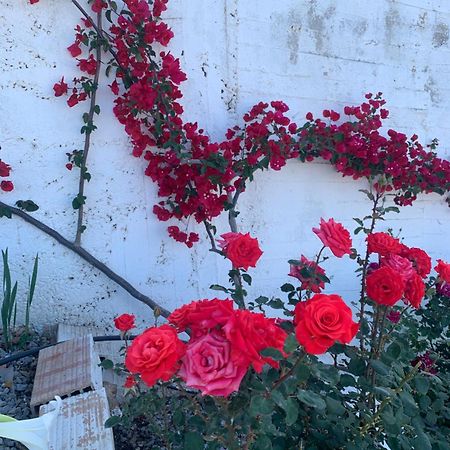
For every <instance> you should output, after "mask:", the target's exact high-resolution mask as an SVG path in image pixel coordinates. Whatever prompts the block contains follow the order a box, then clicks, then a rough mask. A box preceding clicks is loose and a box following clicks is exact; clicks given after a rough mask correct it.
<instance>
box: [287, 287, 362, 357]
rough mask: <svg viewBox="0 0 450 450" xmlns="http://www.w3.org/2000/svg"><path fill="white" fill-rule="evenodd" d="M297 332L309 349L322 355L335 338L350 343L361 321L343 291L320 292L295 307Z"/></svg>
mask: <svg viewBox="0 0 450 450" xmlns="http://www.w3.org/2000/svg"><path fill="white" fill-rule="evenodd" d="M294 323H295V335H296V337H297V340H298V342H299V343H300V344H301V345H302V346H303V347H304V349H305V351H306V352H307V353H310V354H313V355H320V354H322V353H325V352H326V351H327V350H328V349H329V348H330V347H331V346H332V345H333V344H334V343H335V342H340V343H342V344H348V343H349V342H350V341H351V340H352V339H353V338H354V337H355V335H356V333H357V332H358V329H359V324H357V323H355V322H353V319H352V310H351V309H350V308H349V307H348V306H347V305H346V304H345V302H344V300H342V298H341V297H340V296H339V295H334V294H331V295H325V294H316V295H314V296H313V297H312V298H311V299H310V300H307V301H306V302H300V303H297V305H296V307H295V318H294Z"/></svg>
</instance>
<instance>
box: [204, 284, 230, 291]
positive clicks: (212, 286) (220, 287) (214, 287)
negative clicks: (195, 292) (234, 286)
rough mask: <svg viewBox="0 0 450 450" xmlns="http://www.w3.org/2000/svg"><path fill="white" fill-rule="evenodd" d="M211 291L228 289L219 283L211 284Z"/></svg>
mask: <svg viewBox="0 0 450 450" xmlns="http://www.w3.org/2000/svg"><path fill="white" fill-rule="evenodd" d="M209 288H210V289H212V290H213V291H223V292H228V289H227V288H226V287H223V286H221V285H220V284H212V285H211V286H210V287H209Z"/></svg>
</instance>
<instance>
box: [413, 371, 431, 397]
mask: <svg viewBox="0 0 450 450" xmlns="http://www.w3.org/2000/svg"><path fill="white" fill-rule="evenodd" d="M414 385H415V387H416V390H417V392H419V393H420V394H422V395H425V394H426V393H427V392H428V389H429V388H430V382H429V380H428V378H426V377H422V376H418V377H416V378H415V379H414Z"/></svg>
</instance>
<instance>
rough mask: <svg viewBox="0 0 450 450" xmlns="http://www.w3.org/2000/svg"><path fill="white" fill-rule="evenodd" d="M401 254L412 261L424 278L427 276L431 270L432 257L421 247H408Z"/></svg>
mask: <svg viewBox="0 0 450 450" xmlns="http://www.w3.org/2000/svg"><path fill="white" fill-rule="evenodd" d="M401 256H403V257H405V258H408V259H409V260H410V261H411V262H412V264H413V266H414V268H415V269H416V272H417V273H418V274H419V275H420V276H421V277H422V278H425V277H426V276H427V275H428V274H429V273H430V272H431V258H430V257H429V256H428V254H427V253H426V252H425V251H423V250H422V249H421V248H416V247H412V248H408V247H406V248H405V249H404V250H402V252H401Z"/></svg>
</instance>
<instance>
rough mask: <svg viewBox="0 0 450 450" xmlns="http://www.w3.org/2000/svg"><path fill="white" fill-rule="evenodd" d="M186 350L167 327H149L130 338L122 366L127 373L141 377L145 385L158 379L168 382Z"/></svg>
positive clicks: (171, 329) (173, 330)
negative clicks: (123, 365) (131, 340)
mask: <svg viewBox="0 0 450 450" xmlns="http://www.w3.org/2000/svg"><path fill="white" fill-rule="evenodd" d="M185 351H186V348H185V344H184V343H183V342H182V341H181V340H180V339H179V338H178V335H177V332H176V330H175V328H173V327H171V326H170V325H162V326H160V327H152V328H148V329H147V330H145V331H144V332H143V333H142V334H141V335H139V336H138V337H136V338H135V339H133V342H132V343H131V345H130V346H129V347H128V350H127V355H126V357H125V366H126V367H127V369H128V370H129V371H130V372H131V373H137V374H140V375H141V378H142V380H143V381H144V383H146V384H147V385H148V386H153V385H154V384H155V383H156V382H157V381H158V380H163V381H168V380H170V378H171V377H172V376H173V375H174V374H175V373H176V372H177V370H178V368H179V367H180V360H181V358H182V357H183V355H184V353H185Z"/></svg>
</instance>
